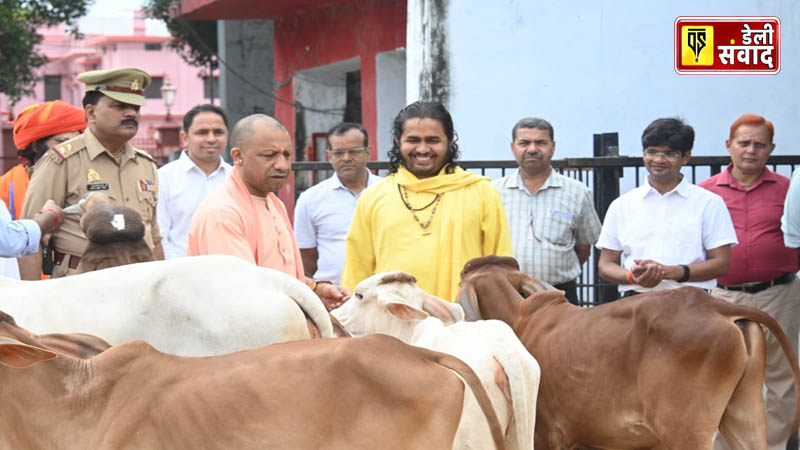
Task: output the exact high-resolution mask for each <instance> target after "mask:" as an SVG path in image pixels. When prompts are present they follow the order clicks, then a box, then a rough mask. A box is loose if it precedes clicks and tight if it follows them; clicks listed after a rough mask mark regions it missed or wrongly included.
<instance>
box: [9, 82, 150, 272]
mask: <svg viewBox="0 0 800 450" xmlns="http://www.w3.org/2000/svg"><path fill="white" fill-rule="evenodd" d="M78 81H80V82H82V83H85V84H86V94H85V95H84V97H83V108H84V112H85V113H86V119H87V123H88V128H87V129H86V131H84V132H83V133H82V134H81V135H79V136H77V137H75V138H73V139H70V140H68V141H65V142H63V143H61V144H59V145H57V146H55V147H54V148H52V149H51V150H49V151H48V152H47V153H46V154H45V155H44V156H43V157H42V158H40V159H39V162H38V163H36V166H35V169H34V172H33V177H32V178H31V182H30V185H29V187H28V192H27V194H26V196H25V205H24V207H23V210H22V216H23V217H24V218H32V217H33V216H34V215H35V214H36V213H37V212H38V211H39V210H41V209H42V207H43V205H44V203H45V201H46V200H48V199H53V200H54V201H55V203H56V204H57V205H58V206H60V207H65V206H69V205H73V204H76V203H78V202H79V201H80V200H81V199H82V198H84V197H85V196H86V194H87V193H90V192H102V193H103V194H105V195H107V196H108V197H109V198H110V199H111V201H112V203H114V204H117V205H121V206H127V207H130V208H132V209H134V210H135V211H136V212H138V213H139V214H140V215H141V216H142V221H143V222H144V225H145V235H144V240H145V242H146V243H147V245H148V246H149V247H150V248H151V249H152V250H153V256H154V257H155V259H164V254H163V251H162V249H161V234H160V233H159V230H158V223H157V220H156V202H157V200H158V194H157V192H158V174H157V166H156V163H155V160H154V159H153V157H152V156H150V155H149V154H148V153H147V152H145V151H142V150H138V149H136V148H134V147H133V146H132V145H131V144H130V142H129V141H130V140H131V139H132V138H133V137H134V136H135V135H136V132H137V131H138V130H139V119H140V117H141V115H140V112H139V109H140V108H141V106H142V105H144V104H145V98H144V89H146V88H147V86H149V85H150V75H149V74H147V72H145V71H143V70H141V69H138V68H136V67H124V68H120V69H112V70H94V71H90V72H85V73H82V74H80V75H78ZM50 239H52V240H53V243H52V244H53V247H54V249H55V251H54V253H53V263H54V267H53V274H52V276H53V277H54V278H57V277H63V276H67V275H72V274H74V273H75V272H76V269H77V267H78V263H79V262H80V258H81V255H83V251H84V250H85V249H86V246H87V245H88V240H87V239H86V236H85V235H84V234H83V231H82V230H81V227H80V223H79V219H78V216H67V219H66V220H65V222H64V224H63V225H62V226H61V228H59V229H58V230H57V231H56V232H55V233H54V234H53V235H52V237H51V238H50ZM41 266H42V258H41V253H37V254H35V255H30V256H26V257H25V258H23V259H22V260H21V261H20V275H21V277H22V279H25V280H37V279H39V278H40V272H41Z"/></svg>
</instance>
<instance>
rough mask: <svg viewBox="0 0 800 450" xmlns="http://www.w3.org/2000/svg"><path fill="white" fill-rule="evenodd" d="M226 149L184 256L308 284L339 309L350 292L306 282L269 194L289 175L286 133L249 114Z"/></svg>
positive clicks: (287, 226) (280, 210)
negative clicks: (237, 263) (252, 267)
mask: <svg viewBox="0 0 800 450" xmlns="http://www.w3.org/2000/svg"><path fill="white" fill-rule="evenodd" d="M231 145H233V148H231V158H232V159H233V171H232V172H231V175H230V176H229V177H228V178H227V180H225V182H224V183H223V184H222V186H221V187H220V188H219V189H217V190H216V191H214V192H213V193H211V195H209V196H208V197H207V198H206V199H205V200H204V201H203V202H202V203H201V204H200V206H199V207H198V208H197V211H196V212H195V214H194V216H192V220H191V222H190V224H189V241H188V245H187V248H186V255H187V256H196V255H211V254H215V253H221V254H225V255H231V256H235V257H237V258H241V259H243V260H245V261H249V262H251V263H253V264H256V265H258V266H261V267H267V268H270V269H274V270H279V271H281V272H284V273H286V274H288V275H291V276H293V277H297V279H299V280H300V281H303V282H305V283H306V284H308V285H309V287H310V288H311V289H312V290H313V291H314V293H315V294H317V295H318V296H319V298H320V299H322V302H323V303H324V304H325V307H326V308H328V309H329V310H330V309H333V308H336V307H338V306H340V305H341V304H342V303H343V302H344V301H345V300H346V299H347V298H348V297H350V291H348V290H347V289H343V288H341V287H339V286H336V285H334V284H332V283H323V282H320V283H317V282H316V281H315V280H312V279H310V278H306V276H305V275H304V270H303V260H302V258H301V256H300V248H299V247H298V245H297V240H296V239H295V236H294V230H292V224H291V222H290V221H289V216H288V214H287V212H286V207H285V206H284V205H283V202H282V201H281V200H280V199H279V198H278V196H277V195H275V193H276V192H278V190H280V188H281V187H283V185H284V184H285V183H286V181H287V180H288V179H289V172H290V171H291V164H292V147H293V146H292V139H291V138H290V137H289V132H288V131H286V128H285V127H284V126H283V125H282V124H281V123H280V122H278V121H277V120H275V119H274V118H272V117H269V116H267V115H265V114H252V115H249V116H247V117H245V118H243V119H241V120H240V121H239V122H237V123H236V125H235V126H234V127H233V132H232V133H231Z"/></svg>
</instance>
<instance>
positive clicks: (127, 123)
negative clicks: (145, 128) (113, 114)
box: [120, 119, 139, 127]
mask: <svg viewBox="0 0 800 450" xmlns="http://www.w3.org/2000/svg"><path fill="white" fill-rule="evenodd" d="M120 123H121V124H122V125H133V126H135V127H138V126H139V122H137V121H136V120H134V119H127V120H123V121H122V122H120Z"/></svg>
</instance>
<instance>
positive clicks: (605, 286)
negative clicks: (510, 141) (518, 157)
mask: <svg viewBox="0 0 800 450" xmlns="http://www.w3.org/2000/svg"><path fill="white" fill-rule="evenodd" d="M730 161H731V159H730V157H727V156H693V157H691V158H690V159H689V162H688V163H687V164H686V165H685V166H684V167H683V169H682V172H683V174H684V175H685V176H687V177H688V178H689V181H690V182H692V183H695V184H696V183H699V182H701V181H703V180H705V179H706V178H709V177H710V176H712V175H716V174H718V173H720V172H721V171H722V170H723V169H724V168H725V167H726V166H727V165H728V164H729V163H730ZM458 165H459V166H461V167H462V168H463V169H464V170H469V171H473V172H477V173H480V174H482V175H486V176H489V177H491V178H492V179H496V178H500V177H503V176H506V175H508V174H510V173H511V172H513V170H514V169H516V168H517V162H516V161H459V163H458ZM551 165H552V166H553V168H555V169H556V170H558V171H559V172H560V173H562V174H564V175H566V176H568V177H570V178H574V179H576V180H578V181H581V182H582V183H584V184H585V185H586V186H587V187H589V189H590V190H591V191H592V192H593V193H594V199H595V209H596V210H597V213H598V215H599V216H600V220H601V221H602V220H603V218H604V217H605V213H606V211H607V210H608V206H609V204H610V202H611V200H613V199H614V198H616V197H617V196H619V194H620V193H624V192H627V191H628V190H630V189H633V188H635V187H637V186H639V185H640V184H641V183H642V182H643V181H644V180H645V179H646V176H647V171H646V170H645V168H644V161H643V160H642V158H641V157H630V156H602V157H594V158H564V159H559V160H553V161H551ZM767 166H768V167H770V168H771V169H772V170H774V171H776V172H778V173H781V174H782V175H786V176H791V173H792V172H793V171H794V169H795V167H797V166H800V155H774V156H771V157H770V158H769V160H768V161H767ZM367 167H368V168H369V169H370V170H372V171H373V172H374V173H377V174H378V175H386V174H387V173H388V171H389V163H388V162H386V161H370V162H368V163H367ZM292 170H294V171H295V173H296V176H295V183H296V184H295V193H296V194H295V195H300V192H302V191H303V190H305V189H307V188H308V187H310V186H311V185H312V184H315V183H316V182H319V181H322V180H323V179H325V178H327V177H328V176H330V174H331V173H332V170H333V168H332V167H331V165H330V163H328V162H295V163H292ZM303 174H320V175H323V174H324V176H319V177H314V176H304V175H303ZM304 180H305V181H304ZM308 180H313V181H314V183H310V184H309V183H308ZM304 182H305V185H304ZM599 255H600V252H599V251H597V249H595V248H594V247H593V248H592V255H591V257H590V258H589V259H588V260H587V261H586V263H584V265H583V270H582V272H581V275H580V277H579V279H578V298H579V299H581V305H582V306H594V305H597V304H601V303H605V302H608V301H612V300H614V299H616V298H617V293H616V292H617V291H616V285H613V284H609V283H607V282H606V281H604V280H602V279H601V278H600V277H599V275H598V273H597V260H598V258H599Z"/></svg>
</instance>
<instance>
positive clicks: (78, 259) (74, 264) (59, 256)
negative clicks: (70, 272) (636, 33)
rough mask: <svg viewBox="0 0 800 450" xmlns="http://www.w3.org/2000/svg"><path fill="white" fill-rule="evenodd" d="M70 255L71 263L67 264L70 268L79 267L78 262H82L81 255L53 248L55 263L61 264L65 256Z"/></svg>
mask: <svg viewBox="0 0 800 450" xmlns="http://www.w3.org/2000/svg"><path fill="white" fill-rule="evenodd" d="M66 256H69V263H68V264H67V266H68V267H69V268H70V269H77V268H78V263H80V262H81V257H80V256H75V255H65V254H63V253H61V252H60V251H58V250H53V264H55V265H57V266H60V265H61V263H62V262H64V257H66Z"/></svg>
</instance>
